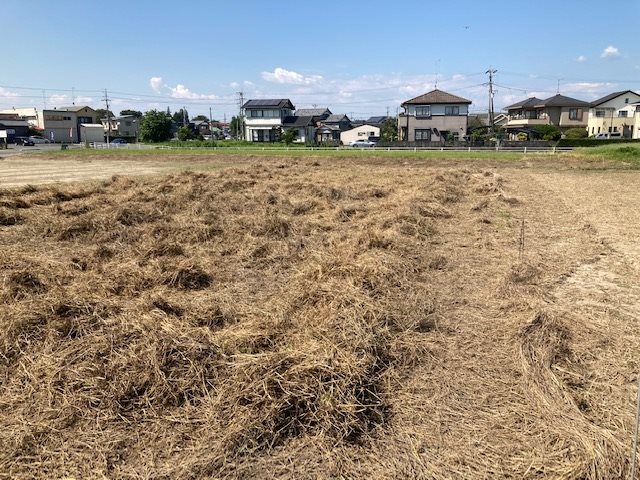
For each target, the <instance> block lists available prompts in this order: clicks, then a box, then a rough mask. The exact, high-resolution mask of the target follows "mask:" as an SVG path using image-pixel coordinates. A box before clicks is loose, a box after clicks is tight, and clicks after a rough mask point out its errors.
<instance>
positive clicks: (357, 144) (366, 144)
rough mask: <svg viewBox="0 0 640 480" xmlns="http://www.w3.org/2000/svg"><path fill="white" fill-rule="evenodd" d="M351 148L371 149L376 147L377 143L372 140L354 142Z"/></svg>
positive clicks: (351, 143)
mask: <svg viewBox="0 0 640 480" xmlns="http://www.w3.org/2000/svg"><path fill="white" fill-rule="evenodd" d="M349 146H350V147H353V148H371V147H375V146H376V142H372V141H371V140H354V141H353V142H350V143H349Z"/></svg>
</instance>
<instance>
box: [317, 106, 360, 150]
mask: <svg viewBox="0 0 640 480" xmlns="http://www.w3.org/2000/svg"><path fill="white" fill-rule="evenodd" d="M352 128H353V125H352V123H351V119H350V118H349V117H348V116H347V115H345V114H344V113H338V114H331V115H329V116H328V117H327V118H325V119H324V120H322V121H321V122H320V125H319V127H318V129H317V130H316V141H317V142H318V143H324V142H339V141H340V134H341V133H342V132H346V131H347V130H351V129H352Z"/></svg>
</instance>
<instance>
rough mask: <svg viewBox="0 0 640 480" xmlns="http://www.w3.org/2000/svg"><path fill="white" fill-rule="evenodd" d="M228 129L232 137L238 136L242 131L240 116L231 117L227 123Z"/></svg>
mask: <svg viewBox="0 0 640 480" xmlns="http://www.w3.org/2000/svg"><path fill="white" fill-rule="evenodd" d="M229 129H230V130H231V136H232V137H239V136H240V134H241V133H242V123H241V121H240V117H232V118H231V122H230V123H229Z"/></svg>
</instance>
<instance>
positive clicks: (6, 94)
mask: <svg viewBox="0 0 640 480" xmlns="http://www.w3.org/2000/svg"><path fill="white" fill-rule="evenodd" d="M17 96H18V94H17V93H15V92H11V91H9V90H7V89H6V88H2V87H0V97H2V98H14V97H17Z"/></svg>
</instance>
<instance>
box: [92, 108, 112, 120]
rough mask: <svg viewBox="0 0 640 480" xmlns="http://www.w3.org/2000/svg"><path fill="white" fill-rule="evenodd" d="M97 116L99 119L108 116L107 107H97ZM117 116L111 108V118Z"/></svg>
mask: <svg viewBox="0 0 640 480" xmlns="http://www.w3.org/2000/svg"><path fill="white" fill-rule="evenodd" d="M96 117H97V118H98V121H100V120H102V119H103V118H105V119H106V118H107V110H106V109H105V108H98V109H96ZM113 117H115V115H114V114H113V112H112V111H111V110H109V118H113Z"/></svg>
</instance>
